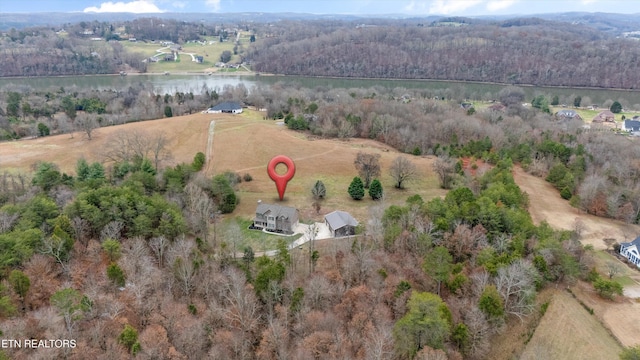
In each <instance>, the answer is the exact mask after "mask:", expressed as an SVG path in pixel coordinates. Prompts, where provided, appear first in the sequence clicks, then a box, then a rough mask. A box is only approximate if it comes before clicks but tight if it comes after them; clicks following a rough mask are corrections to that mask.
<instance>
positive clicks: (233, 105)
mask: <svg viewBox="0 0 640 360" xmlns="http://www.w3.org/2000/svg"><path fill="white" fill-rule="evenodd" d="M239 109H242V106H241V105H240V104H238V103H237V102H233V101H225V102H221V103H220V104H218V105H216V106H214V107H212V108H211V110H219V111H233V110H239Z"/></svg>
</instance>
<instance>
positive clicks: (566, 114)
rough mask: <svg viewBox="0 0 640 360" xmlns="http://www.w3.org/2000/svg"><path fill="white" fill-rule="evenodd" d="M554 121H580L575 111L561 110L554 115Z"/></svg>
mask: <svg viewBox="0 0 640 360" xmlns="http://www.w3.org/2000/svg"><path fill="white" fill-rule="evenodd" d="M556 119H558V120H568V119H576V120H582V117H581V116H580V114H578V113H577V112H576V111H575V110H569V109H563V110H560V111H558V112H557V113H556Z"/></svg>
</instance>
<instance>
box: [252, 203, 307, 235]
mask: <svg viewBox="0 0 640 360" xmlns="http://www.w3.org/2000/svg"><path fill="white" fill-rule="evenodd" d="M298 221H299V214H298V210H297V209H295V208H292V207H289V206H281V205H276V204H264V203H262V201H258V207H256V216H255V218H254V219H253V227H254V228H256V229H264V230H267V231H271V232H277V233H282V234H293V229H294V228H295V227H296V225H298Z"/></svg>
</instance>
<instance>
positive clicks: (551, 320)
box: [520, 291, 622, 360]
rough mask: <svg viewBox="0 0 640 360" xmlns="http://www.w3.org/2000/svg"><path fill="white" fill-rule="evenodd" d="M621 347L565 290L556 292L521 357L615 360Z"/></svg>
mask: <svg viewBox="0 0 640 360" xmlns="http://www.w3.org/2000/svg"><path fill="white" fill-rule="evenodd" d="M620 351H622V347H621V346H620V345H619V344H618V343H617V342H616V340H615V339H614V338H613V337H612V336H611V334H610V333H609V332H608V331H607V330H606V329H605V328H604V327H603V326H602V324H601V323H600V322H599V321H598V319H597V318H596V317H595V316H593V315H591V314H589V312H587V311H586V310H585V309H584V308H583V307H582V306H581V305H580V304H579V303H578V301H577V300H576V299H574V298H573V297H572V296H571V295H570V294H568V293H567V292H566V291H557V292H556V294H555V295H554V297H553V299H552V301H551V304H550V305H549V308H548V309H547V312H546V314H545V315H544V317H543V318H542V320H541V321H540V324H539V325H538V327H537V328H536V331H535V333H534V334H533V337H532V338H531V340H530V341H529V343H528V344H527V347H526V348H525V350H524V352H523V353H522V356H521V357H520V359H522V360H527V359H594V360H600V359H617V356H618V354H619V353H620Z"/></svg>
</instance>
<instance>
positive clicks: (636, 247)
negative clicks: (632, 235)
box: [620, 236, 640, 268]
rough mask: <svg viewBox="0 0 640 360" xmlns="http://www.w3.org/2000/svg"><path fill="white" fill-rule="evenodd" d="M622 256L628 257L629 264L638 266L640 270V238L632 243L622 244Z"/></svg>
mask: <svg viewBox="0 0 640 360" xmlns="http://www.w3.org/2000/svg"><path fill="white" fill-rule="evenodd" d="M620 255H622V256H624V257H626V258H627V260H629V262H632V263H634V264H636V266H637V267H639V268H640V236H638V237H637V238H636V239H635V240H633V241H632V242H625V243H621V244H620Z"/></svg>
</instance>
